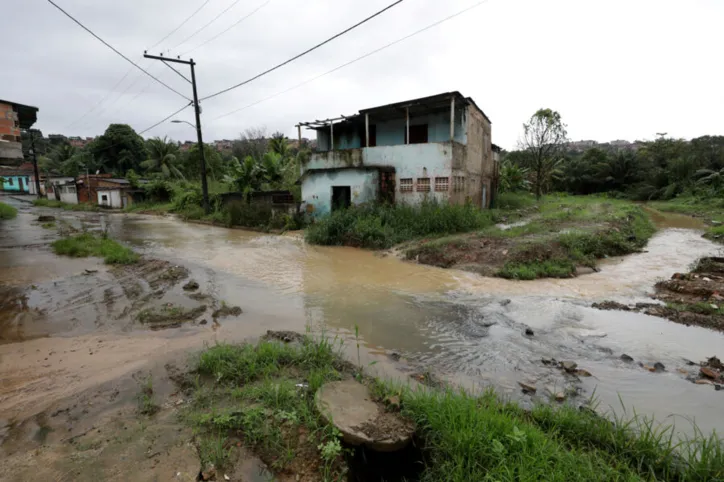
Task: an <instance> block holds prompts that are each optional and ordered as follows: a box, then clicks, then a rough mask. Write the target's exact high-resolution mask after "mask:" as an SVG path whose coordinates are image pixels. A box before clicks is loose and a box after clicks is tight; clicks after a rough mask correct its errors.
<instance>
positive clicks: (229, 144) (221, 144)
mask: <svg viewBox="0 0 724 482" xmlns="http://www.w3.org/2000/svg"><path fill="white" fill-rule="evenodd" d="M214 147H215V148H216V150H217V151H220V152H231V149H233V147H234V142H233V141H230V140H228V139H222V140H220V141H214Z"/></svg>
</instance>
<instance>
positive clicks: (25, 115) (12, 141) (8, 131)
mask: <svg viewBox="0 0 724 482" xmlns="http://www.w3.org/2000/svg"><path fill="white" fill-rule="evenodd" d="M37 114H38V108H37V107H33V106H30V105H24V104H18V103H17V102H10V101H9V100H0V165H7V166H19V165H20V164H22V163H23V141H22V136H21V130H22V129H30V128H31V127H32V125H33V124H35V121H36V120H37Z"/></svg>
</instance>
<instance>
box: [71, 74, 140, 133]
mask: <svg viewBox="0 0 724 482" xmlns="http://www.w3.org/2000/svg"><path fill="white" fill-rule="evenodd" d="M131 72H133V67H131V68H130V69H128V71H127V72H126V73H125V75H124V76H123V77H121V78H120V79H119V80H118V82H116V83H115V85H114V86H113V87H111V90H109V91H108V93H107V94H106V95H104V96H103V97H102V98H101V99H100V100H99V101H98V102H96V103H95V104H93V106H92V107H91V108H90V109H88V110H87V111H86V112H85V113H84V114H82V115H81V116H80V117H78V118H76V119H75V120H74V121H72V122H71V123H70V124H68V125H66V126H65V128H64V129H63V130H65V129H70V128H71V127H72V126H74V125H76V124H77V123H78V122H80V121H82V120H83V119H84V118H85V117H86V116H87V115H88V114H90V113H91V112H93V111H94V110H96V109H97V108H98V106H99V105H101V104H102V103H103V102H105V100H106V99H108V97H110V96H111V94H112V93H113V91H114V90H116V87H118V86H119V85H121V82H123V81H124V80H126V77H128V76H129V74H130V73H131Z"/></svg>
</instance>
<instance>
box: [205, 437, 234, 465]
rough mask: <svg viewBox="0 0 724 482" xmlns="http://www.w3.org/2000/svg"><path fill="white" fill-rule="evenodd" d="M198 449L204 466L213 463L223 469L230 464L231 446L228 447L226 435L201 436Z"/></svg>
mask: <svg viewBox="0 0 724 482" xmlns="http://www.w3.org/2000/svg"><path fill="white" fill-rule="evenodd" d="M198 450H199V458H200V459H201V466H202V467H208V466H209V465H213V466H214V467H215V468H217V469H223V468H224V467H227V466H228V465H229V461H230V459H231V447H226V437H224V436H222V435H220V434H214V435H206V436H204V437H201V438H200V440H199V442H198Z"/></svg>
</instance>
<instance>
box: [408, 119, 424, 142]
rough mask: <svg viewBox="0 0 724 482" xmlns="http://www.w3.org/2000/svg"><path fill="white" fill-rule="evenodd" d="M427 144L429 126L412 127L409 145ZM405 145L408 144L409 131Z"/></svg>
mask: <svg viewBox="0 0 724 482" xmlns="http://www.w3.org/2000/svg"><path fill="white" fill-rule="evenodd" d="M426 143H427V124H418V125H415V126H410V142H409V144H426ZM405 144H408V142H407V129H405Z"/></svg>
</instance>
